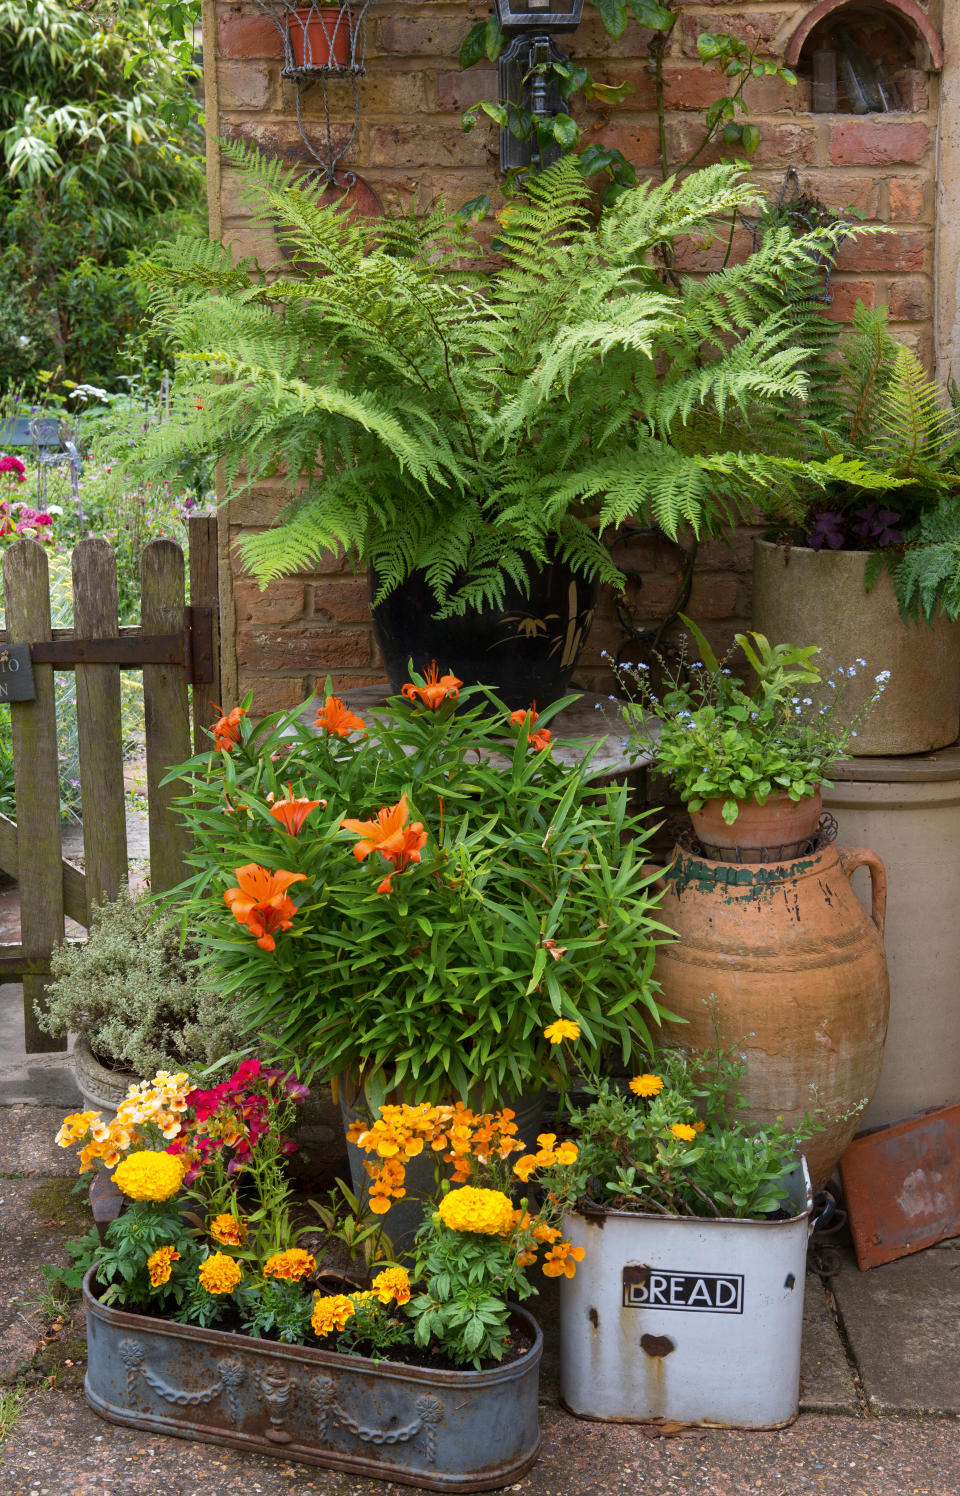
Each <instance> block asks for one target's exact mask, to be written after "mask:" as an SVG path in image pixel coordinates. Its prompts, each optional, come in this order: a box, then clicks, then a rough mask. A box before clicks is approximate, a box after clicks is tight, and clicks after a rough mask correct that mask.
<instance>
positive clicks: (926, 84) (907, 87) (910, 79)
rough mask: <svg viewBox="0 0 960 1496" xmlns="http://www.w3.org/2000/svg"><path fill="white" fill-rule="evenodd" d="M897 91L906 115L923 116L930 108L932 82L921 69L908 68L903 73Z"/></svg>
mask: <svg viewBox="0 0 960 1496" xmlns="http://www.w3.org/2000/svg"><path fill="white" fill-rule="evenodd" d="M897 90H898V92H899V94H900V102H901V104H902V105H903V108H904V111H905V112H906V113H908V114H922V113H923V111H924V110H925V109H929V108H930V80H929V78H928V77H927V75H926V73H925V72H923V71H922V70H921V69H920V68H908V69H907V70H906V71H905V72H903V73H901V74H900V75H899V77H898V78H897Z"/></svg>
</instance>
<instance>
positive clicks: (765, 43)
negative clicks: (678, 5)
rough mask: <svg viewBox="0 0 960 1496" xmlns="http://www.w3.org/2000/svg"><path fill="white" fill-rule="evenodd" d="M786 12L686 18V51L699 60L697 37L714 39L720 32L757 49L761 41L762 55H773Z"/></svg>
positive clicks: (751, 12)
mask: <svg viewBox="0 0 960 1496" xmlns="http://www.w3.org/2000/svg"><path fill="white" fill-rule="evenodd" d="M784 19H785V17H784V12H783V11H750V12H749V14H743V13H742V12H741V13H739V14H738V13H737V12H732V13H731V12H729V11H725V12H723V13H722V14H720V15H711V16H709V17H707V16H699V15H692V16H691V15H685V16H684V18H683V50H684V53H685V54H686V56H687V57H698V56H699V55H700V54H699V53H698V51H697V37H698V36H700V35H701V34H702V33H703V32H704V31H709V32H711V33H712V34H713V35H714V36H715V35H717V33H718V32H729V34H730V35H731V36H737V37H739V38H740V40H741V41H742V42H748V43H749V44H750V45H753V43H754V42H756V41H757V38H758V37H759V42H760V45H759V47H758V49H757V50H758V51H759V53H760V54H761V55H763V54H767V53H769V52H770V51H772V42H773V39H774V37H775V36H776V34H777V32H778V30H779V29H780V27H781V25H782V24H783V22H784Z"/></svg>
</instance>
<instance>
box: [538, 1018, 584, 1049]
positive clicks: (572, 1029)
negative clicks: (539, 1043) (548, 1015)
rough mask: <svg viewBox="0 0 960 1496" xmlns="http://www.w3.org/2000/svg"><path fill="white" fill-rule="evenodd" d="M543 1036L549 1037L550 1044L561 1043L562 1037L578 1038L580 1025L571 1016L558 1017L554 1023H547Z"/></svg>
mask: <svg viewBox="0 0 960 1496" xmlns="http://www.w3.org/2000/svg"><path fill="white" fill-rule="evenodd" d="M543 1037H544V1038H545V1039H549V1040H550V1043H551V1044H562V1043H563V1041H564V1039H579V1037H580V1025H579V1023H574V1022H573V1020H572V1019H571V1018H558V1019H557V1020H556V1022H555V1023H550V1024H548V1025H547V1027H546V1028H545V1029H544V1031H543Z"/></svg>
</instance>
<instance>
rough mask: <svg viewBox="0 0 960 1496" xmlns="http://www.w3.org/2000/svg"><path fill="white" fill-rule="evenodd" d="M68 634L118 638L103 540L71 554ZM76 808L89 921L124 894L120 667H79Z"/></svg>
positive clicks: (111, 558) (112, 569) (113, 585)
mask: <svg viewBox="0 0 960 1496" xmlns="http://www.w3.org/2000/svg"><path fill="white" fill-rule="evenodd" d="M73 627H74V633H75V634H76V636H77V638H79V639H111V638H115V637H116V636H117V634H118V632H119V621H118V603H117V561H116V556H115V554H114V550H113V546H112V545H111V544H110V542H109V541H108V540H100V539H95V538H94V537H93V536H91V537H89V538H88V539H87V540H81V541H80V544H79V545H78V546H77V548H76V550H75V551H74V553H73ZM75 671H76V679H77V733H78V737H79V744H80V803H81V805H82V807H83V860H84V870H85V873H86V887H87V905H88V918H89V914H90V911H91V910H92V909H93V906H94V904H103V903H105V902H107V901H108V900H112V899H115V898H117V897H118V895H119V893H120V889H121V888H126V887H127V818H126V804H125V798H124V788H123V729H122V726H121V720H120V667H119V665H79V664H78V665H77V666H76V667H75Z"/></svg>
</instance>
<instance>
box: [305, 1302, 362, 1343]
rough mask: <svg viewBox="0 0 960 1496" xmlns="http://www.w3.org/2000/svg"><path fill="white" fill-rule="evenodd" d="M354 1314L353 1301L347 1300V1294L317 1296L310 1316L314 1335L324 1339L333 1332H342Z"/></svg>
mask: <svg viewBox="0 0 960 1496" xmlns="http://www.w3.org/2000/svg"><path fill="white" fill-rule="evenodd" d="M353 1312H354V1304H353V1300H352V1299H349V1298H347V1295H346V1294H345V1293H335V1294H331V1295H330V1296H328V1297H325V1296H324V1295H323V1294H320V1293H318V1294H316V1295H315V1297H314V1300H313V1313H312V1314H311V1316H310V1323H311V1325H312V1326H313V1333H314V1334H315V1335H319V1336H321V1337H322V1336H324V1335H329V1334H330V1332H331V1330H342V1329H343V1328H344V1326H345V1325H346V1323H347V1320H348V1319H350V1318H351V1316H352V1315H353Z"/></svg>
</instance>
